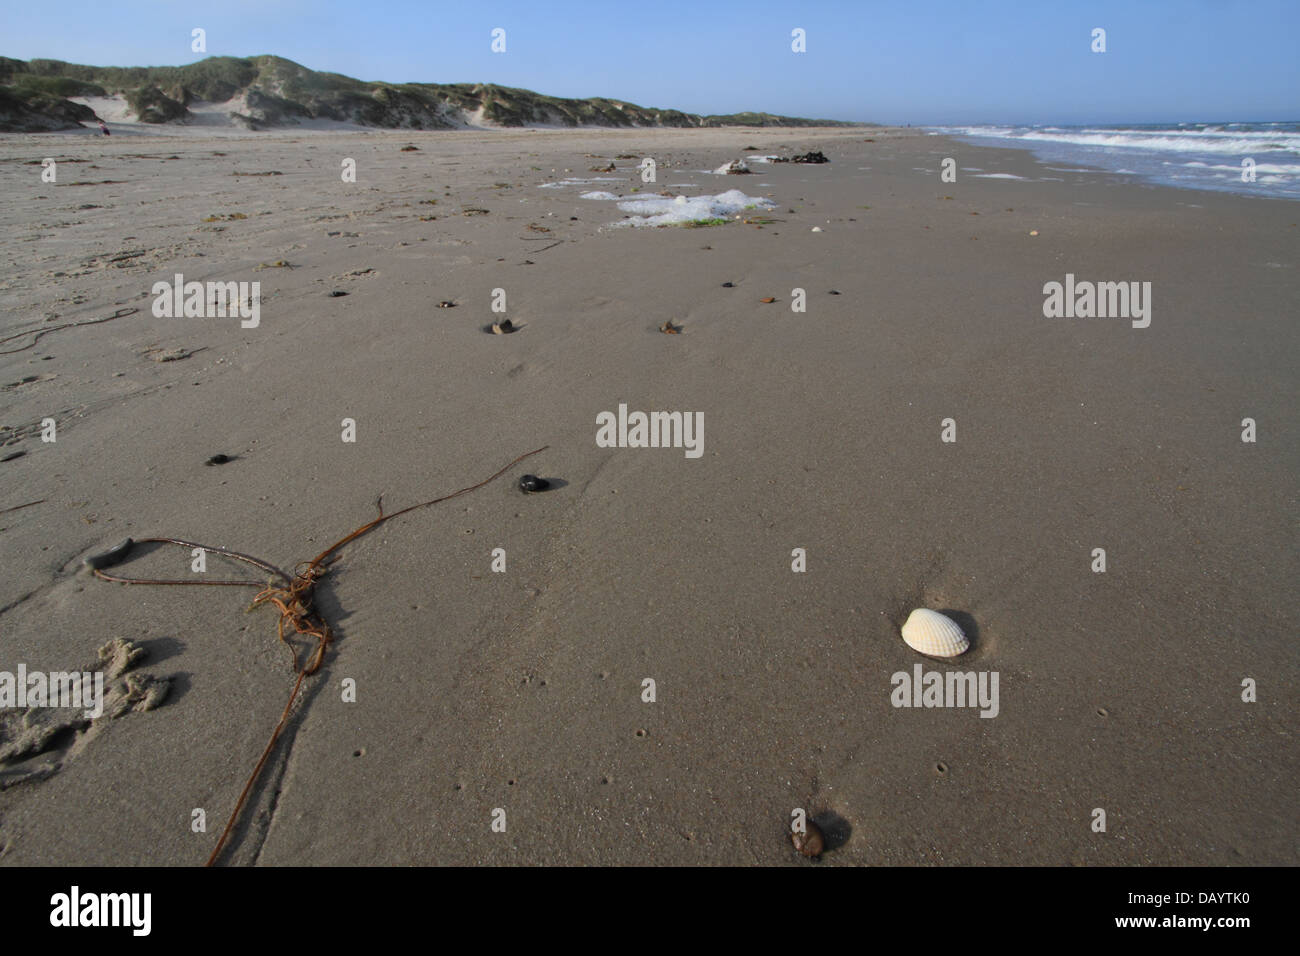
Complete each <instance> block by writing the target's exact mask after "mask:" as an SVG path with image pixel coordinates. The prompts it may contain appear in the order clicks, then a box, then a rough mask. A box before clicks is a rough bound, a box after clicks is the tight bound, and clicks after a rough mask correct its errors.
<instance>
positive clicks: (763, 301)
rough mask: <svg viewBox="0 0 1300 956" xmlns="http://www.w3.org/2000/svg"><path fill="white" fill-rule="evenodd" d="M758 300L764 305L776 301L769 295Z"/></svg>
mask: <svg viewBox="0 0 1300 956" xmlns="http://www.w3.org/2000/svg"><path fill="white" fill-rule="evenodd" d="M758 301H759V302H762V303H763V304H764V305H771V304H772V303H773V302H775V301H776V299H774V298H772V296H770V295H769V296H768V297H767V298H766V299H759V300H758Z"/></svg>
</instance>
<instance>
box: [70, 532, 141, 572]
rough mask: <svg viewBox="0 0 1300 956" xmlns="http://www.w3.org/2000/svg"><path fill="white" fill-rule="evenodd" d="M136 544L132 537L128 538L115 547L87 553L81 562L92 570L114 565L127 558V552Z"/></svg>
mask: <svg viewBox="0 0 1300 956" xmlns="http://www.w3.org/2000/svg"><path fill="white" fill-rule="evenodd" d="M134 545H135V542H134V541H133V540H131V539H130V538H127V539H126V540H125V541H123V542H122V543H121V544H117V545H114V546H113V547H111V548H109V549H108V550H107V551H102V552H100V553H99V554H91V555H87V556H86V558H85V559H83V560H82V562H81V563H82V564H84V565H85V566H86V567H88V568H90V569H91V570H92V571H98V570H99V569H101V568H109V567H112V566H113V565H115V564H117V563H118V562H119V561H123V560H125V559H126V556H127V554H129V553H130V551H131V548H132V547H134Z"/></svg>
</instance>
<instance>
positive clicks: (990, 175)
mask: <svg viewBox="0 0 1300 956" xmlns="http://www.w3.org/2000/svg"><path fill="white" fill-rule="evenodd" d="M975 178H976V179H1019V180H1022V181H1024V182H1028V180H1027V179H1026V178H1025V177H1024V176H1013V175H1012V174H1011V173H976V174H975Z"/></svg>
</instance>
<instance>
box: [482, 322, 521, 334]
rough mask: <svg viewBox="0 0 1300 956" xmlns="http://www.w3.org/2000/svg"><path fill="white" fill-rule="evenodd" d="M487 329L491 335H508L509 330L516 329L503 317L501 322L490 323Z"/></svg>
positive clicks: (513, 330)
mask: <svg viewBox="0 0 1300 956" xmlns="http://www.w3.org/2000/svg"><path fill="white" fill-rule="evenodd" d="M488 331H490V332H491V333H492V334H493V335H509V334H510V333H511V332H515V331H518V329H517V327H516V326H515V325H514V324H513V323H512V322H511V321H510V320H509V319H503V320H502V321H501V322H494V323H492V326H491V327H490V328H489V329H488Z"/></svg>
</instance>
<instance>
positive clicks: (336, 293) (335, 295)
mask: <svg viewBox="0 0 1300 956" xmlns="http://www.w3.org/2000/svg"><path fill="white" fill-rule="evenodd" d="M342 295H347V293H346V292H341V291H340V290H338V289H335V290H334V291H333V292H331V293H330V298H331V299H337V298H338V297H339V296H342Z"/></svg>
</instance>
